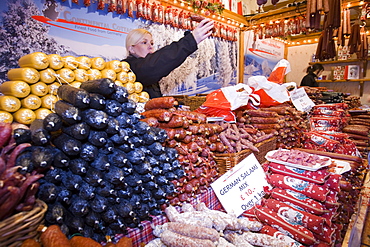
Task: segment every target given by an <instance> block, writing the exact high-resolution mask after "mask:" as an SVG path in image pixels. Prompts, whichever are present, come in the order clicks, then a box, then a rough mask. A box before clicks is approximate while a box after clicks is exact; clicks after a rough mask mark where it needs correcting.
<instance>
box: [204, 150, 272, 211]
mask: <svg viewBox="0 0 370 247" xmlns="http://www.w3.org/2000/svg"><path fill="white" fill-rule="evenodd" d="M266 186H269V185H268V183H267V181H266V175H265V172H264V171H263V168H262V166H261V164H260V163H259V162H258V160H257V159H256V156H254V154H253V153H252V154H250V155H249V156H248V157H247V158H245V159H244V160H242V161H241V162H240V163H239V164H237V165H236V166H235V167H233V168H232V169H230V170H229V171H227V172H226V173H225V174H224V175H222V176H221V177H220V178H218V179H217V180H216V181H214V182H213V183H212V184H211V187H212V189H213V190H214V191H215V194H216V196H217V198H218V199H219V200H220V202H221V204H222V206H223V207H224V208H225V210H226V212H228V213H234V214H236V215H238V216H239V215H241V214H242V213H243V212H244V211H246V210H248V209H251V208H252V207H253V206H254V205H256V204H258V203H259V202H260V201H261V199H262V197H263V196H264V195H265V192H264V187H266Z"/></svg>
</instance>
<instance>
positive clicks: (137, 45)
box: [122, 19, 214, 98]
mask: <svg viewBox="0 0 370 247" xmlns="http://www.w3.org/2000/svg"><path fill="white" fill-rule="evenodd" d="M213 27H214V21H212V20H209V19H203V20H202V21H201V22H199V24H198V26H197V27H196V28H195V29H194V30H193V31H192V32H185V36H184V37H182V38H181V39H180V40H179V41H174V42H172V43H171V44H169V45H167V46H164V47H162V48H161V49H159V50H157V51H154V48H153V38H152V34H151V33H150V32H149V31H147V30H145V29H141V28H138V29H133V30H132V31H130V32H129V33H128V35H127V37H126V49H127V52H128V57H127V58H126V59H123V60H122V61H126V62H128V63H129V64H130V68H131V70H132V71H133V72H134V74H135V75H136V81H138V82H140V83H141V84H143V90H144V91H146V92H147V93H148V94H149V96H150V98H157V97H161V96H162V93H161V89H160V86H159V83H158V82H159V81H160V80H161V79H162V78H163V77H165V76H167V75H168V74H169V73H170V72H171V71H172V70H174V69H176V68H177V67H179V66H180V65H181V64H182V63H183V62H184V61H185V59H186V58H187V57H188V56H189V55H191V54H192V53H193V52H194V51H196V50H197V49H198V44H199V43H200V42H202V41H203V40H205V39H206V38H208V37H209V36H211V34H212V29H213Z"/></svg>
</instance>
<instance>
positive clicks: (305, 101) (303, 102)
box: [290, 88, 315, 112]
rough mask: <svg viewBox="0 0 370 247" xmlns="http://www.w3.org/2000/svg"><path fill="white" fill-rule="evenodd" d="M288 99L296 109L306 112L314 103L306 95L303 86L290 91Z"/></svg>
mask: <svg viewBox="0 0 370 247" xmlns="http://www.w3.org/2000/svg"><path fill="white" fill-rule="evenodd" d="M290 99H291V101H292V103H293V105H294V106H295V108H296V109H297V110H298V111H303V112H308V111H310V110H311V108H312V107H314V106H315V103H314V102H313V101H312V100H311V99H310V98H309V97H308V95H307V93H306V91H305V90H304V88H297V89H294V90H293V91H291V92H290Z"/></svg>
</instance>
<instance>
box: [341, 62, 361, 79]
mask: <svg viewBox="0 0 370 247" xmlns="http://www.w3.org/2000/svg"><path fill="white" fill-rule="evenodd" d="M344 79H345V80H351V79H360V66H359V65H346V67H345V69H344Z"/></svg>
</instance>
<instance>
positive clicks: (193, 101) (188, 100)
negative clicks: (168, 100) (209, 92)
mask: <svg viewBox="0 0 370 247" xmlns="http://www.w3.org/2000/svg"><path fill="white" fill-rule="evenodd" d="M172 97H174V98H175V99H177V101H178V102H179V104H180V105H186V106H189V107H190V110H191V111H194V110H196V109H197V108H198V107H199V106H201V105H202V104H203V103H204V102H205V101H206V96H205V95H203V94H199V95H196V96H188V95H173V96H172Z"/></svg>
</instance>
